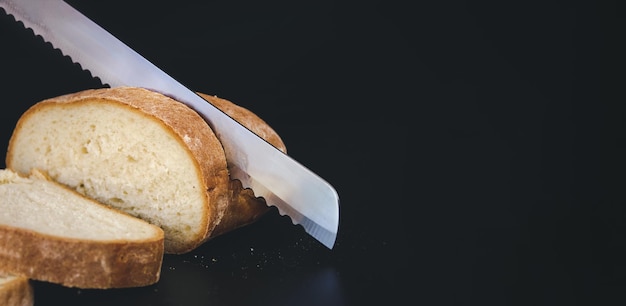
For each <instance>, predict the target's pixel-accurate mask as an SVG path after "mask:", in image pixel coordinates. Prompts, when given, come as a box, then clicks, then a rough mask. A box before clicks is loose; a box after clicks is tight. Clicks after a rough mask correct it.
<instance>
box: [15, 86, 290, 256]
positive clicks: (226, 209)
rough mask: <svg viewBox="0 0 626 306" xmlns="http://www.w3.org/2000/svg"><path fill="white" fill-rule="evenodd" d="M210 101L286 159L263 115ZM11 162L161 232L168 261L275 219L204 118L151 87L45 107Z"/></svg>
mask: <svg viewBox="0 0 626 306" xmlns="http://www.w3.org/2000/svg"><path fill="white" fill-rule="evenodd" d="M203 96H204V97H205V98H207V99H209V100H210V101H213V103H214V105H216V106H217V107H218V108H227V110H225V112H227V113H230V115H231V116H233V117H234V118H235V119H236V120H239V121H240V123H242V124H243V125H244V126H247V127H248V128H250V129H251V130H252V131H253V132H257V133H258V134H259V135H261V136H265V137H268V138H270V139H271V140H270V141H271V143H273V144H274V145H275V146H276V147H277V148H280V149H281V150H283V151H285V146H284V144H283V143H282V140H281V139H280V137H278V135H277V134H276V133H275V132H274V131H273V130H272V129H271V128H269V126H268V125H267V124H266V123H265V122H263V121H262V120H261V119H260V118H259V117H258V116H256V115H254V114H253V113H252V112H250V111H248V110H246V109H243V108H240V107H237V106H234V105H233V104H232V103H230V102H229V101H227V100H223V99H219V98H217V97H214V96H209V95H203ZM261 128H263V129H261ZM6 164H7V167H8V168H11V169H14V170H15V171H17V172H19V173H29V171H31V169H42V170H43V171H45V172H46V173H47V174H48V175H49V176H50V177H51V178H52V179H54V180H55V181H58V182H60V183H62V184H64V185H67V186H69V187H70V188H72V189H74V190H77V191H78V192H80V193H82V194H85V195H87V196H89V197H91V198H94V199H96V200H98V201H99V202H101V203H105V204H107V205H109V206H111V207H114V208H117V209H120V210H122V211H125V212H127V213H129V214H131V215H133V216H136V217H139V218H142V219H144V220H146V221H148V222H150V223H153V224H155V225H158V226H159V227H161V228H163V230H164V231H165V252H166V253H175V254H180V253H185V252H188V251H190V250H192V249H194V248H196V247H197V246H198V245H200V244H202V243H203V242H205V241H206V240H208V239H210V238H212V237H215V236H217V235H220V234H223V233H226V232H228V231H231V230H233V229H235V228H238V227H241V226H243V225H246V224H249V223H251V222H253V221H255V220H257V219H258V218H259V217H260V216H261V215H263V214H264V213H265V212H267V211H268V208H267V206H266V205H265V203H264V202H263V200H262V199H259V198H256V197H254V195H253V193H252V191H251V190H249V189H243V188H241V184H240V183H239V181H236V180H232V181H231V180H230V177H229V173H228V168H227V161H226V157H225V154H224V150H223V148H222V145H221V143H220V142H219V140H218V139H217V137H216V136H215V134H214V133H213V131H212V130H211V128H210V127H209V125H208V124H207V123H206V122H205V121H204V119H202V117H200V116H199V115H198V114H197V113H196V112H195V111H194V110H192V109H191V108H189V107H187V106H186V105H184V104H182V103H180V102H178V101H175V100H173V99H171V98H169V97H166V96H164V95H162V94H160V93H156V92H153V91H150V90H147V89H142V88H135V87H114V88H102V89H95V90H86V91H81V92H77V93H72V94H68V95H64V96H60V97H56V98H52V99H48V100H45V101H41V102H39V103H37V104H35V105H34V106H32V107H31V108H30V109H29V110H27V111H26V112H25V113H24V114H23V115H22V117H21V118H20V119H19V121H18V123H17V125H16V127H15V130H14V132H13V135H12V137H11V139H10V142H9V148H8V152H7V159H6Z"/></svg>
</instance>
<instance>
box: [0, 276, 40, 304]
mask: <svg viewBox="0 0 626 306" xmlns="http://www.w3.org/2000/svg"><path fill="white" fill-rule="evenodd" d="M34 304H35V295H34V292H33V287H32V286H31V284H30V280H29V279H28V278H27V277H25V276H17V275H13V274H0V305H2V306H32V305H34Z"/></svg>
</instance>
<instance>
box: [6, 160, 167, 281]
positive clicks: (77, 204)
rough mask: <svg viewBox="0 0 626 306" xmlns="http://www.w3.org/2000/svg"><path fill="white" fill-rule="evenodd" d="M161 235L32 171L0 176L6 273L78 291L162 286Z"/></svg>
mask: <svg viewBox="0 0 626 306" xmlns="http://www.w3.org/2000/svg"><path fill="white" fill-rule="evenodd" d="M163 237H164V234H163V230H161V229H160V228H159V227H157V226H155V225H152V224H149V223H147V222H145V221H143V220H141V219H138V218H135V217H132V216H130V215H127V214H125V213H122V212H120V211H119V210H115V209H111V208H109V207H107V206H105V205H102V204H101V203H98V202H96V201H94V200H92V199H89V198H87V197H85V196H83V195H81V194H79V193H77V192H75V191H73V190H71V189H69V188H67V187H65V186H63V185H61V184H58V183H56V182H54V181H51V180H49V179H48V178H47V177H45V176H44V175H43V174H42V173H39V172H37V171H33V173H32V174H31V175H30V176H28V177H24V176H20V175H18V174H17V173H15V172H13V171H11V170H9V169H2V170H0V273H3V274H15V275H23V276H26V277H28V278H30V279H35V280H40V281H47V282H52V283H57V284H60V285H63V286H67V287H78V288H101V289H106V288H125V287H140V286H147V285H151V284H154V283H156V282H157V281H158V280H159V277H160V272H161V265H162V261H163V241H164V238H163Z"/></svg>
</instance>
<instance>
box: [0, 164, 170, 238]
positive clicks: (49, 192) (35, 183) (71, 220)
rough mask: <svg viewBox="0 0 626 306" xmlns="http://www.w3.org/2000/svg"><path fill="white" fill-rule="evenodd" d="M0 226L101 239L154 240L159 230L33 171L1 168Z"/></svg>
mask: <svg viewBox="0 0 626 306" xmlns="http://www.w3.org/2000/svg"><path fill="white" fill-rule="evenodd" d="M0 195H1V196H2V199H1V200H0V208H1V209H0V225H3V226H9V227H14V228H21V229H24V230H29V231H33V232H37V233H40V234H42V235H51V236H58V237H64V238H68V239H89V240H101V241H114V240H140V241H142V240H145V239H154V238H155V237H159V236H161V235H162V234H161V233H160V231H161V230H160V229H159V228H157V227H155V226H151V225H149V224H148V223H146V222H145V221H143V220H140V219H137V218H134V217H131V216H129V215H126V214H122V213H120V212H119V211H116V210H113V209H110V208H108V207H106V206H103V205H101V204H100V203H96V202H94V201H92V200H90V199H86V198H85V197H83V196H80V195H78V194H77V193H75V192H74V191H72V190H69V189H67V188H65V187H62V186H59V185H58V184H57V183H54V182H51V181H49V180H47V179H45V178H44V177H43V175H41V174H37V173H35V174H34V175H33V176H31V177H30V178H24V177H21V176H19V175H18V174H17V173H15V172H12V171H9V170H6V169H4V170H0Z"/></svg>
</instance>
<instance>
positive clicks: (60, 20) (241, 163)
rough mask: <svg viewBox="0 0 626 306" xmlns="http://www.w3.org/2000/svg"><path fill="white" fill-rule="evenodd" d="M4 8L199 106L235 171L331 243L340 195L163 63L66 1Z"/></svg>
mask: <svg viewBox="0 0 626 306" xmlns="http://www.w3.org/2000/svg"><path fill="white" fill-rule="evenodd" d="M0 7H2V8H4V10H5V11H6V12H7V14H10V15H13V16H14V17H15V19H16V20H18V21H21V22H22V23H23V24H24V26H25V27H26V28H30V29H32V30H33V32H34V34H35V35H39V36H41V37H42V38H43V39H44V40H45V41H47V42H49V43H51V44H52V45H53V46H54V47H55V48H58V49H60V50H61V52H62V53H63V54H64V55H67V56H69V57H71V58H72V60H73V61H74V62H77V63H78V64H80V65H81V67H82V68H83V69H87V70H89V71H90V72H91V74H92V75H93V76H94V77H99V78H100V80H101V81H102V82H103V83H104V84H108V85H109V86H111V87H115V86H134V87H143V88H147V89H150V90H154V91H157V92H160V93H163V94H165V95H167V96H170V97H172V98H174V99H176V100H178V101H181V102H183V103H185V104H187V105H188V106H190V107H191V108H193V109H194V110H196V111H197V112H198V113H199V114H200V115H202V116H203V117H204V119H205V120H206V121H207V122H208V123H209V125H210V126H211V127H212V128H213V130H214V132H215V133H216V135H217V137H218V138H219V139H220V141H221V143H222V145H223V146H224V151H225V153H226V159H227V160H228V162H229V169H230V171H231V177H232V178H236V179H239V180H240V181H241V182H242V184H243V186H244V187H248V188H251V189H252V190H253V191H254V192H255V195H256V196H259V197H263V198H264V199H265V201H266V203H267V204H268V205H274V206H276V207H277V208H278V211H279V212H280V214H282V215H285V214H286V215H288V216H289V217H290V218H291V220H292V222H293V223H294V224H300V225H302V227H304V229H305V231H306V232H307V233H308V234H310V235H311V236H313V237H314V238H316V239H317V240H318V241H320V242H321V243H322V244H323V245H325V246H326V247H328V248H330V249H332V248H333V246H334V245H335V240H336V237H337V231H338V228H339V197H338V194H337V192H336V191H335V189H334V188H333V187H332V186H331V185H330V184H329V183H328V182H326V181H325V180H323V179H322V178H321V177H319V176H318V175H316V174H315V173H313V172H312V171H311V170H309V169H307V168H306V167H304V166H303V165H302V164H300V163H298V162H297V161H295V160H294V159H292V158H291V157H290V156H288V155H286V154H284V153H283V152H281V151H279V150H277V149H276V148H274V147H273V146H272V145H270V144H269V143H267V142H266V141H265V140H263V139H262V138H260V137H258V136H257V135H256V134H254V133H252V132H251V131H250V130H248V129H247V128H245V127H244V126H242V125H241V124H239V123H238V122H237V121H235V120H233V119H232V118H231V117H229V116H228V115H226V114H225V113H223V112H222V111H220V110H219V109H217V108H216V107H214V106H213V105H212V104H210V103H208V102H207V101H205V100H204V99H203V98H202V97H200V96H199V95H197V94H196V93H195V92H193V91H191V90H190V89H188V88H187V87H185V86H184V85H182V84H181V83H180V82H178V81H177V80H175V79H174V78H172V77H171V76H169V75H168V74H167V73H165V72H164V71H162V70H161V69H159V68H158V67H157V66H155V65H154V64H152V63H151V62H150V61H148V60H147V59H145V58H144V57H143V56H141V55H140V54H139V53H137V52H135V51H134V50H133V49H131V48H130V47H129V46H127V45H126V44H124V43H123V42H121V41H120V40H119V39H117V38H116V37H114V36H113V35H111V34H110V33H109V32H108V31H106V30H105V29H103V28H102V27H100V26H99V25H98V24H96V23H95V22H93V21H92V20H90V19H89V18H87V17H86V16H84V15H83V14H82V13H80V12H79V11H77V10H76V9H74V8H73V7H72V6H70V5H69V4H67V3H65V2H63V1H61V0H45V1H41V0H0Z"/></svg>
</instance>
